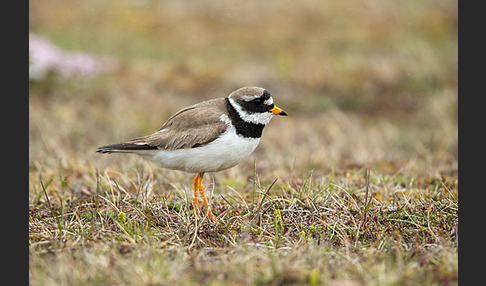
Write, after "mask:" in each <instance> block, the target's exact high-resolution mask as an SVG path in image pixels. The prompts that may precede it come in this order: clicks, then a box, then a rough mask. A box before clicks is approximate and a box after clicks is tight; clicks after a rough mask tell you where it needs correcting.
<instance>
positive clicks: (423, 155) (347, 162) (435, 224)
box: [29, 0, 459, 286]
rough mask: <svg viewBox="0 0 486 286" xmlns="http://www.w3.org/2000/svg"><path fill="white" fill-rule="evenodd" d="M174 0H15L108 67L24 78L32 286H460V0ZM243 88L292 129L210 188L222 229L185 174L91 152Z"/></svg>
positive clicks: (282, 130)
mask: <svg viewBox="0 0 486 286" xmlns="http://www.w3.org/2000/svg"><path fill="white" fill-rule="evenodd" d="M177 3H179V2H163V3H159V2H150V1H146V2H145V1H103V2H99V1H82V2H76V3H69V2H62V3H59V1H43V4H42V5H39V4H38V3H35V2H33V3H29V17H30V18H29V23H30V24H29V27H30V32H34V33H38V34H41V35H44V36H47V37H48V38H49V39H50V40H52V41H53V42H54V43H55V44H57V45H59V46H60V47H62V48H64V49H67V50H82V51H87V52H91V53H94V54H99V55H105V56H106V55H110V56H112V57H114V58H115V59H116V60H117V61H118V63H119V66H118V69H116V70H115V71H114V72H113V73H111V74H108V75H104V76H101V77H98V78H95V79H91V80H86V79H83V78H73V79H62V80H61V79H60V78H58V77H56V75H55V74H52V75H51V76H50V77H48V78H46V79H44V80H42V81H30V82H29V93H30V94H29V282H30V284H31V285H86V284H88V285H195V284H198V285H199V284H203V285H228V284H230V285H254V284H256V285H263V284H264V285H267V284H271V285H276V284H279V285H280V284H294V285H302V284H304V285H333V286H339V285H341V286H343V285H457V283H458V259H457V258H458V252H457V247H458V212H459V210H458V196H459V194H458V184H459V183H458V164H457V160H458V151H457V146H458V137H457V7H456V4H457V3H455V2H453V1H428V2H427V3H425V2H424V3H422V2H417V3H411V2H410V3H408V2H406V3H405V2H404V3H400V4H397V3H394V4H393V5H391V4H390V3H387V2H384V1H379V0H375V1H371V2H368V4H367V5H369V6H366V7H361V6H356V5H351V4H349V3H340V2H339V3H338V2H336V3H334V2H332V3H324V2H323V3H314V2H306V1H304V2H302V3H300V4H298V5H297V4H295V6H293V5H292V6H291V5H288V3H285V2H281V1H279V2H271V1H270V2H268V3H267V2H265V3H266V4H261V3H259V5H260V6H258V7H259V9H255V8H254V7H255V6H254V5H256V4H258V3H256V2H251V1H250V2H248V3H253V4H251V5H250V4H244V3H241V4H240V5H239V6H227V5H223V4H221V3H220V2H216V1H211V0H208V1H205V2H204V5H199V4H194V5H193V6H191V7H188V6H186V5H184V4H177ZM245 3H247V2H245ZM67 15H69V17H68V16H67ZM244 85H259V86H263V87H265V88H267V89H268V90H269V91H270V92H271V93H272V94H273V96H274V99H275V102H276V104H277V105H278V106H279V107H281V108H283V109H284V110H286V111H287V112H288V113H289V116H288V117H285V118H284V117H278V118H274V119H273V120H272V122H271V123H270V124H269V125H268V126H267V127H266V128H265V130H264V132H263V137H262V140H261V142H260V145H259V146H258V148H257V149H256V150H255V152H254V154H252V155H251V156H250V157H249V158H248V159H246V160H244V161H243V162H241V163H240V164H239V165H238V166H236V167H234V168H232V169H229V170H225V171H222V172H218V173H216V174H207V176H206V177H205V186H206V193H207V195H208V199H209V201H210V204H211V206H212V209H213V212H214V214H215V215H216V217H218V220H219V222H220V223H219V224H218V225H215V224H213V223H211V222H210V219H209V218H207V217H203V218H202V219H196V218H195V217H194V215H193V214H194V211H193V209H192V204H191V201H192V199H193V191H192V190H191V186H192V179H193V178H192V175H191V174H186V173H183V172H177V171H170V170H165V169H158V168H156V167H155V166H154V165H153V164H151V163H148V162H146V161H144V160H143V159H141V158H138V157H136V156H122V155H110V156H108V155H100V154H97V153H95V150H96V147H98V146H101V145H104V144H108V143H114V142H117V141H121V140H125V139H129V138H133V137H137V136H140V135H145V134H148V133H151V132H153V131H155V130H157V129H158V128H160V126H161V125H162V123H163V122H164V121H165V120H166V119H167V118H168V117H169V116H170V115H172V114H173V113H174V112H176V111H177V110H179V109H180V108H182V107H184V106H187V105H189V104H193V103H196V102H199V101H202V100H205V99H210V98H215V97H220V96H225V95H227V93H228V92H230V91H232V90H233V89H235V88H237V87H240V86H244Z"/></svg>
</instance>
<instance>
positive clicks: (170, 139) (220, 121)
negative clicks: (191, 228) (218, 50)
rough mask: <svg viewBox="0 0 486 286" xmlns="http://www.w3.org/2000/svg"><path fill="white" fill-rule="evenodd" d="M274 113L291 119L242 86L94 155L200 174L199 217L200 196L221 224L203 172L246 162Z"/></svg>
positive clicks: (264, 93)
mask: <svg viewBox="0 0 486 286" xmlns="http://www.w3.org/2000/svg"><path fill="white" fill-rule="evenodd" d="M274 115H281V116H287V112H285V111H284V110H282V109H280V108H279V107H277V106H276V105H275V104H274V101H273V97H272V95H271V94H270V92H269V91H268V90H266V89H265V88H262V87H256V86H246V87H241V88H238V89H236V90H234V91H233V92H231V93H230V94H229V95H228V96H227V97H220V98H215V99H210V100H206V101H202V102H200V103H196V104H194V105H191V106H188V107H186V108H183V109H181V110H180V111H178V112H176V113H175V114H173V115H172V116H170V117H169V119H167V121H166V122H165V123H164V124H163V125H162V127H161V128H160V129H159V130H157V131H156V132H154V133H152V134H149V135H146V136H142V137H137V138H134V139H131V140H128V141H126V142H121V143H115V144H109V145H105V146H100V147H98V148H97V150H96V152H99V153H104V154H110V153H131V154H137V155H139V156H141V157H143V158H144V159H147V160H149V161H151V162H153V163H154V164H155V165H156V166H158V167H161V168H166V169H171V170H179V171H184V172H187V173H193V174H196V176H195V177H194V180H193V187H194V205H193V207H194V213H195V216H198V217H201V215H200V213H199V199H198V196H200V197H201V199H202V201H203V203H204V206H205V208H206V211H207V215H208V217H209V218H210V219H211V220H212V221H214V222H216V223H217V219H216V217H215V216H214V214H213V212H212V211H211V208H210V206H209V203H208V201H207V198H206V195H205V192H204V190H205V189H204V184H203V177H204V174H205V173H210V172H218V171H222V170H226V169H229V168H232V167H234V166H236V165H237V164H238V163H240V162H241V161H242V160H244V159H245V158H247V157H248V156H249V155H250V154H251V153H252V152H253V151H254V150H255V148H256V147H257V146H258V143H259V142H260V138H261V136H262V132H263V128H264V127H265V126H266V125H267V124H268V123H269V122H270V120H271V119H272V118H273V116H274Z"/></svg>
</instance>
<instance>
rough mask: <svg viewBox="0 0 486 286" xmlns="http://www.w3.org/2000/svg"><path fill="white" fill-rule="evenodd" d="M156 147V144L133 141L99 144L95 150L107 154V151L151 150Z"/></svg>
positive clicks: (130, 151)
mask: <svg viewBox="0 0 486 286" xmlns="http://www.w3.org/2000/svg"><path fill="white" fill-rule="evenodd" d="M153 149H157V147H156V146H151V145H147V144H135V143H117V144H110V145H105V146H100V147H98V149H97V150H96V152H98V153H103V154H109V153H117V152H118V153H132V152H134V151H138V150H153Z"/></svg>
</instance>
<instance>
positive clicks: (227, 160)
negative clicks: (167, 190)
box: [137, 128, 260, 173]
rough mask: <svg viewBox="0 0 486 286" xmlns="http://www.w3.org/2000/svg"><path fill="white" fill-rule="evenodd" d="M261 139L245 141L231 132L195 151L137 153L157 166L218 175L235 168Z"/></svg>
mask: <svg viewBox="0 0 486 286" xmlns="http://www.w3.org/2000/svg"><path fill="white" fill-rule="evenodd" d="M259 142H260V138H244V137H243V136H239V135H237V134H236V132H235V130H234V129H233V128H229V129H228V130H227V131H226V132H225V133H223V135H222V136H220V137H219V138H218V139H216V140H215V141H213V142H211V143H209V144H207V145H205V146H202V147H196V148H189V149H179V150H164V149H159V150H144V151H143V152H137V154H139V155H141V156H142V157H144V158H146V159H148V160H150V161H152V162H154V163H155V164H156V165H157V166H159V167H162V168H167V169H173V170H180V171H186V172H190V173H203V172H217V171H221V170H224V169H228V168H231V167H234V166H235V165H237V164H238V163H239V162H241V161H242V160H243V159H245V158H247V157H248V156H249V155H250V154H251V153H252V152H253V151H254V150H255V148H256V147H257V146H258V143H259Z"/></svg>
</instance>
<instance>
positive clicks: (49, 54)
mask: <svg viewBox="0 0 486 286" xmlns="http://www.w3.org/2000/svg"><path fill="white" fill-rule="evenodd" d="M115 67H116V62H115V60H114V59H112V58H108V57H96V56H93V55H90V54H87V53H83V52H67V51H63V50H62V49H60V48H59V47H57V46H55V45H54V44H52V43H51V42H50V41H49V40H47V39H46V38H44V37H41V36H38V35H34V34H32V33H29V79H30V80H42V79H43V78H44V77H46V76H47V74H48V73H49V72H54V73H56V74H58V75H59V76H61V77H63V78H69V77H75V76H80V77H86V78H91V77H95V76H97V75H99V74H102V73H107V72H110V71H112V70H113V69H114V68H115Z"/></svg>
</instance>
